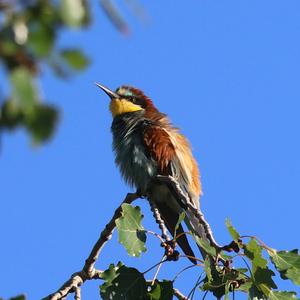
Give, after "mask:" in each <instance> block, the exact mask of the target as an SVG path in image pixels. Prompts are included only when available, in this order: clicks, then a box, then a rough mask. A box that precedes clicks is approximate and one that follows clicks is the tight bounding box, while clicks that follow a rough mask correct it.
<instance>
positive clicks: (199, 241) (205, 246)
mask: <svg viewBox="0 0 300 300" xmlns="http://www.w3.org/2000/svg"><path fill="white" fill-rule="evenodd" d="M193 237H194V239H195V240H196V242H197V244H198V245H199V246H200V247H201V248H202V249H204V250H205V252H206V253H207V254H210V255H212V256H216V255H217V252H216V249H215V248H214V247H212V246H211V245H210V243H209V242H208V241H207V240H204V239H202V238H199V237H198V236H197V235H195V234H193Z"/></svg>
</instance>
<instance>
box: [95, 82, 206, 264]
mask: <svg viewBox="0 0 300 300" xmlns="http://www.w3.org/2000/svg"><path fill="white" fill-rule="evenodd" d="M96 85H97V86H98V87H99V88H100V89H101V90H102V91H104V92H105V93H106V94H107V95H108V96H109V98H110V104H109V109H110V112H111V114H112V117H113V121H112V125H111V131H112V135H113V151H114V153H115V162H116V165H117V166H118V167H119V169H120V172H121V175H122V177H123V178H124V180H125V181H126V183H127V184H129V185H130V186H132V187H135V188H136V189H137V190H138V191H139V193H140V194H141V195H146V196H147V199H148V200H149V201H150V202H152V203H155V206H156V207H157V209H158V211H159V213H160V216H161V218H162V219H163V221H164V223H165V225H166V227H167V229H168V230H169V232H170V233H171V234H172V235H173V236H174V233H175V227H176V224H177V220H178V218H179V216H180V214H181V213H182V212H185V213H186V215H185V218H184V221H185V223H186V225H187V227H188V229H189V230H191V231H192V232H193V233H195V234H197V235H198V237H202V238H205V233H204V229H203V227H202V226H201V224H199V220H198V219H197V218H195V216H194V215H193V214H192V212H190V211H188V208H187V206H186V205H185V204H184V203H182V199H178V196H176V195H174V192H172V189H171V188H170V186H169V185H168V184H166V183H159V182H157V183H153V184H151V182H153V178H155V176H157V175H162V176H172V177H173V178H174V179H175V180H176V181H177V183H178V184H179V186H180V189H181V190H182V191H183V192H184V193H185V194H186V195H188V197H189V199H190V201H191V202H192V204H193V206H194V207H195V208H196V209H198V210H199V209H200V196H201V194H202V187H201V182H200V173H199V168H198V165H197V162H196V159H195V158H194V156H193V154H192V150H191V146H190V143H189V141H188V139H187V138H186V137H185V136H184V135H183V134H182V133H181V132H180V130H179V129H178V128H176V127H174V125H173V124H172V123H171V121H170V120H169V118H168V116H167V115H166V114H164V113H162V112H160V111H159V110H158V109H157V108H156V107H155V105H154V104H153V101H152V100H151V99H150V98H149V97H148V96H146V95H145V93H144V92H143V91H142V90H140V89H138V88H136V87H133V86H130V85H121V86H120V87H119V88H117V89H116V90H115V91H112V90H111V89H109V88H107V87H105V86H104V85H102V84H99V83H96ZM176 232H177V234H179V235H180V237H179V238H178V239H177V243H178V245H179V246H180V248H181V249H182V250H183V252H184V253H185V255H186V256H187V257H188V258H189V259H190V260H191V261H192V262H193V263H196V260H195V254H194V251H193V250H192V248H191V246H190V244H189V241H188V239H187V237H186V235H185V234H184V230H183V227H182V225H181V224H180V225H179V227H178V229H177V231H176ZM200 251H201V248H200ZM201 252H202V255H203V249H202V251H201Z"/></svg>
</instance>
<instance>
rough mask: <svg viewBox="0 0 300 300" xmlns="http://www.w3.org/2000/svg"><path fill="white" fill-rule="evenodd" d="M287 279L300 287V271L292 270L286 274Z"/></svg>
mask: <svg viewBox="0 0 300 300" xmlns="http://www.w3.org/2000/svg"><path fill="white" fill-rule="evenodd" d="M285 275H286V277H287V278H289V279H290V280H292V281H293V282H294V283H295V284H297V285H300V270H299V269H296V268H290V269H288V270H287V271H286V273H285Z"/></svg>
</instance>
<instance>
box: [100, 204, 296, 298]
mask: <svg viewBox="0 0 300 300" xmlns="http://www.w3.org/2000/svg"><path fill="white" fill-rule="evenodd" d="M142 219H143V216H142V214H141V211H140V208H139V207H133V206H131V205H129V204H124V205H122V216H121V217H120V218H119V219H118V220H117V222H116V223H117V228H118V233H119V242H120V243H121V244H122V245H123V246H124V247H125V249H126V250H127V253H128V254H129V255H131V256H136V257H137V256H140V255H141V253H142V252H145V251H146V247H145V242H146V234H147V232H148V231H147V230H145V228H144V227H143V226H142V223H141V221H142ZM183 219H184V216H183V215H182V216H180V217H179V220H178V224H177V225H179V223H180V222H181V221H182V220H183ZM226 226H227V228H228V231H229V234H230V235H231V237H232V239H233V242H235V243H236V245H237V248H238V249H236V248H234V249H232V250H234V251H235V252H236V254H235V255H228V254H225V252H224V251H221V252H218V251H217V250H216V249H215V248H213V247H212V246H210V244H209V243H208V242H207V241H203V240H202V239H199V238H197V237H195V240H196V242H197V244H198V245H199V246H201V247H202V248H203V249H205V251H206V252H207V253H209V255H208V256H207V257H206V259H205V261H204V263H203V264H199V266H196V267H197V268H201V270H200V269H199V274H200V273H201V272H203V271H204V272H205V274H206V277H205V278H204V279H203V280H201V281H198V282H197V283H196V285H195V288H197V289H198V290H199V291H200V292H201V291H202V293H210V294H211V295H212V296H214V297H215V298H217V299H221V298H223V297H224V299H229V297H230V294H231V293H237V292H239V293H246V294H247V295H248V298H249V299H271V300H292V299H297V296H296V293H295V292H289V291H279V290H278V289H277V285H276V283H275V281H274V279H275V278H276V274H275V273H274V272H273V270H272V264H273V265H274V266H275V269H277V270H278V271H279V275H280V276H281V278H282V279H284V280H285V279H290V280H291V281H292V282H293V283H294V284H296V285H300V283H299V278H300V276H299V271H300V255H299V254H298V251H297V250H292V251H276V250H274V249H272V248H269V247H267V246H266V245H265V244H264V243H263V242H261V241H260V240H258V239H257V238H256V237H243V236H241V235H240V234H239V233H238V232H237V230H236V229H235V228H234V227H233V226H232V224H231V222H230V220H227V221H226ZM244 240H247V242H245V241H244ZM233 242H231V244H232V243H233ZM224 248H226V249H229V248H228V247H224ZM218 258H222V260H221V261H222V264H221V263H220V260H218ZM237 258H239V259H240V260H241V261H242V262H243V263H244V267H234V266H233V265H234V263H238V262H236V259H237ZM268 258H269V259H268ZM200 260H201V259H199V261H200ZM212 261H213V262H216V263H212ZM218 261H219V262H218ZM217 262H218V263H217ZM154 267H155V266H153V268H154ZM151 269H152V268H151ZM180 272H184V270H182V271H180ZM146 273H147V271H146V272H143V273H142V272H140V271H138V270H137V269H135V268H130V267H127V266H125V265H123V264H122V263H121V262H120V263H119V264H117V265H116V266H115V265H110V266H109V268H108V269H107V270H106V271H105V272H104V273H103V276H102V279H103V280H104V283H103V284H102V285H101V286H100V295H101V297H102V298H103V299H113V300H114V299H173V295H174V289H173V285H174V283H175V281H174V280H175V279H173V280H168V279H165V280H155V282H154V284H153V285H151V281H147V280H146V278H145V275H146ZM278 277H279V276H277V280H278Z"/></svg>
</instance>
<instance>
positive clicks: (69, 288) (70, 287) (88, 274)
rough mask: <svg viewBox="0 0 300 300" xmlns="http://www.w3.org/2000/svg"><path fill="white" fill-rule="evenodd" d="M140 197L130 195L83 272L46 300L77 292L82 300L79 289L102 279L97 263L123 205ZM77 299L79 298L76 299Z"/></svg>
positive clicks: (110, 222)
mask: <svg viewBox="0 0 300 300" xmlns="http://www.w3.org/2000/svg"><path fill="white" fill-rule="evenodd" d="M139 197H140V196H139V195H138V194H137V193H128V194H127V196H126V198H125V199H124V200H123V202H122V203H121V205H120V206H119V207H118V208H117V210H116V211H115V213H114V215H113V217H112V218H111V220H110V221H109V223H107V225H106V226H105V229H104V230H103V231H102V232H101V234H100V237H99V239H98V241H97V242H96V244H95V245H94V247H93V249H92V251H91V253H90V255H89V256H88V258H87V259H86V261H85V264H84V266H83V268H82V270H81V271H79V272H76V273H74V274H73V275H72V276H71V278H70V279H69V280H67V281H66V282H65V283H64V284H63V285H62V286H61V287H60V288H59V289H58V290H57V291H56V292H55V293H53V294H50V295H49V296H47V297H45V298H44V300H60V299H62V298H63V297H65V296H67V295H68V294H70V293H73V292H75V299H77V300H80V292H79V291H78V288H79V287H80V286H81V285H82V284H83V283H84V282H85V281H86V280H90V279H100V278H101V274H102V271H99V270H96V269H95V263H96V261H97V259H98V257H99V254H100V252H101V250H102V248H103V247H104V245H105V244H106V242H107V241H108V240H110V239H111V237H112V233H113V231H114V229H115V227H116V220H117V219H118V218H119V217H120V216H121V211H122V204H124V203H128V204H130V203H132V202H133V201H134V200H136V199H138V198H139ZM76 297H77V298H76ZM78 297H79V298H78Z"/></svg>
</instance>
